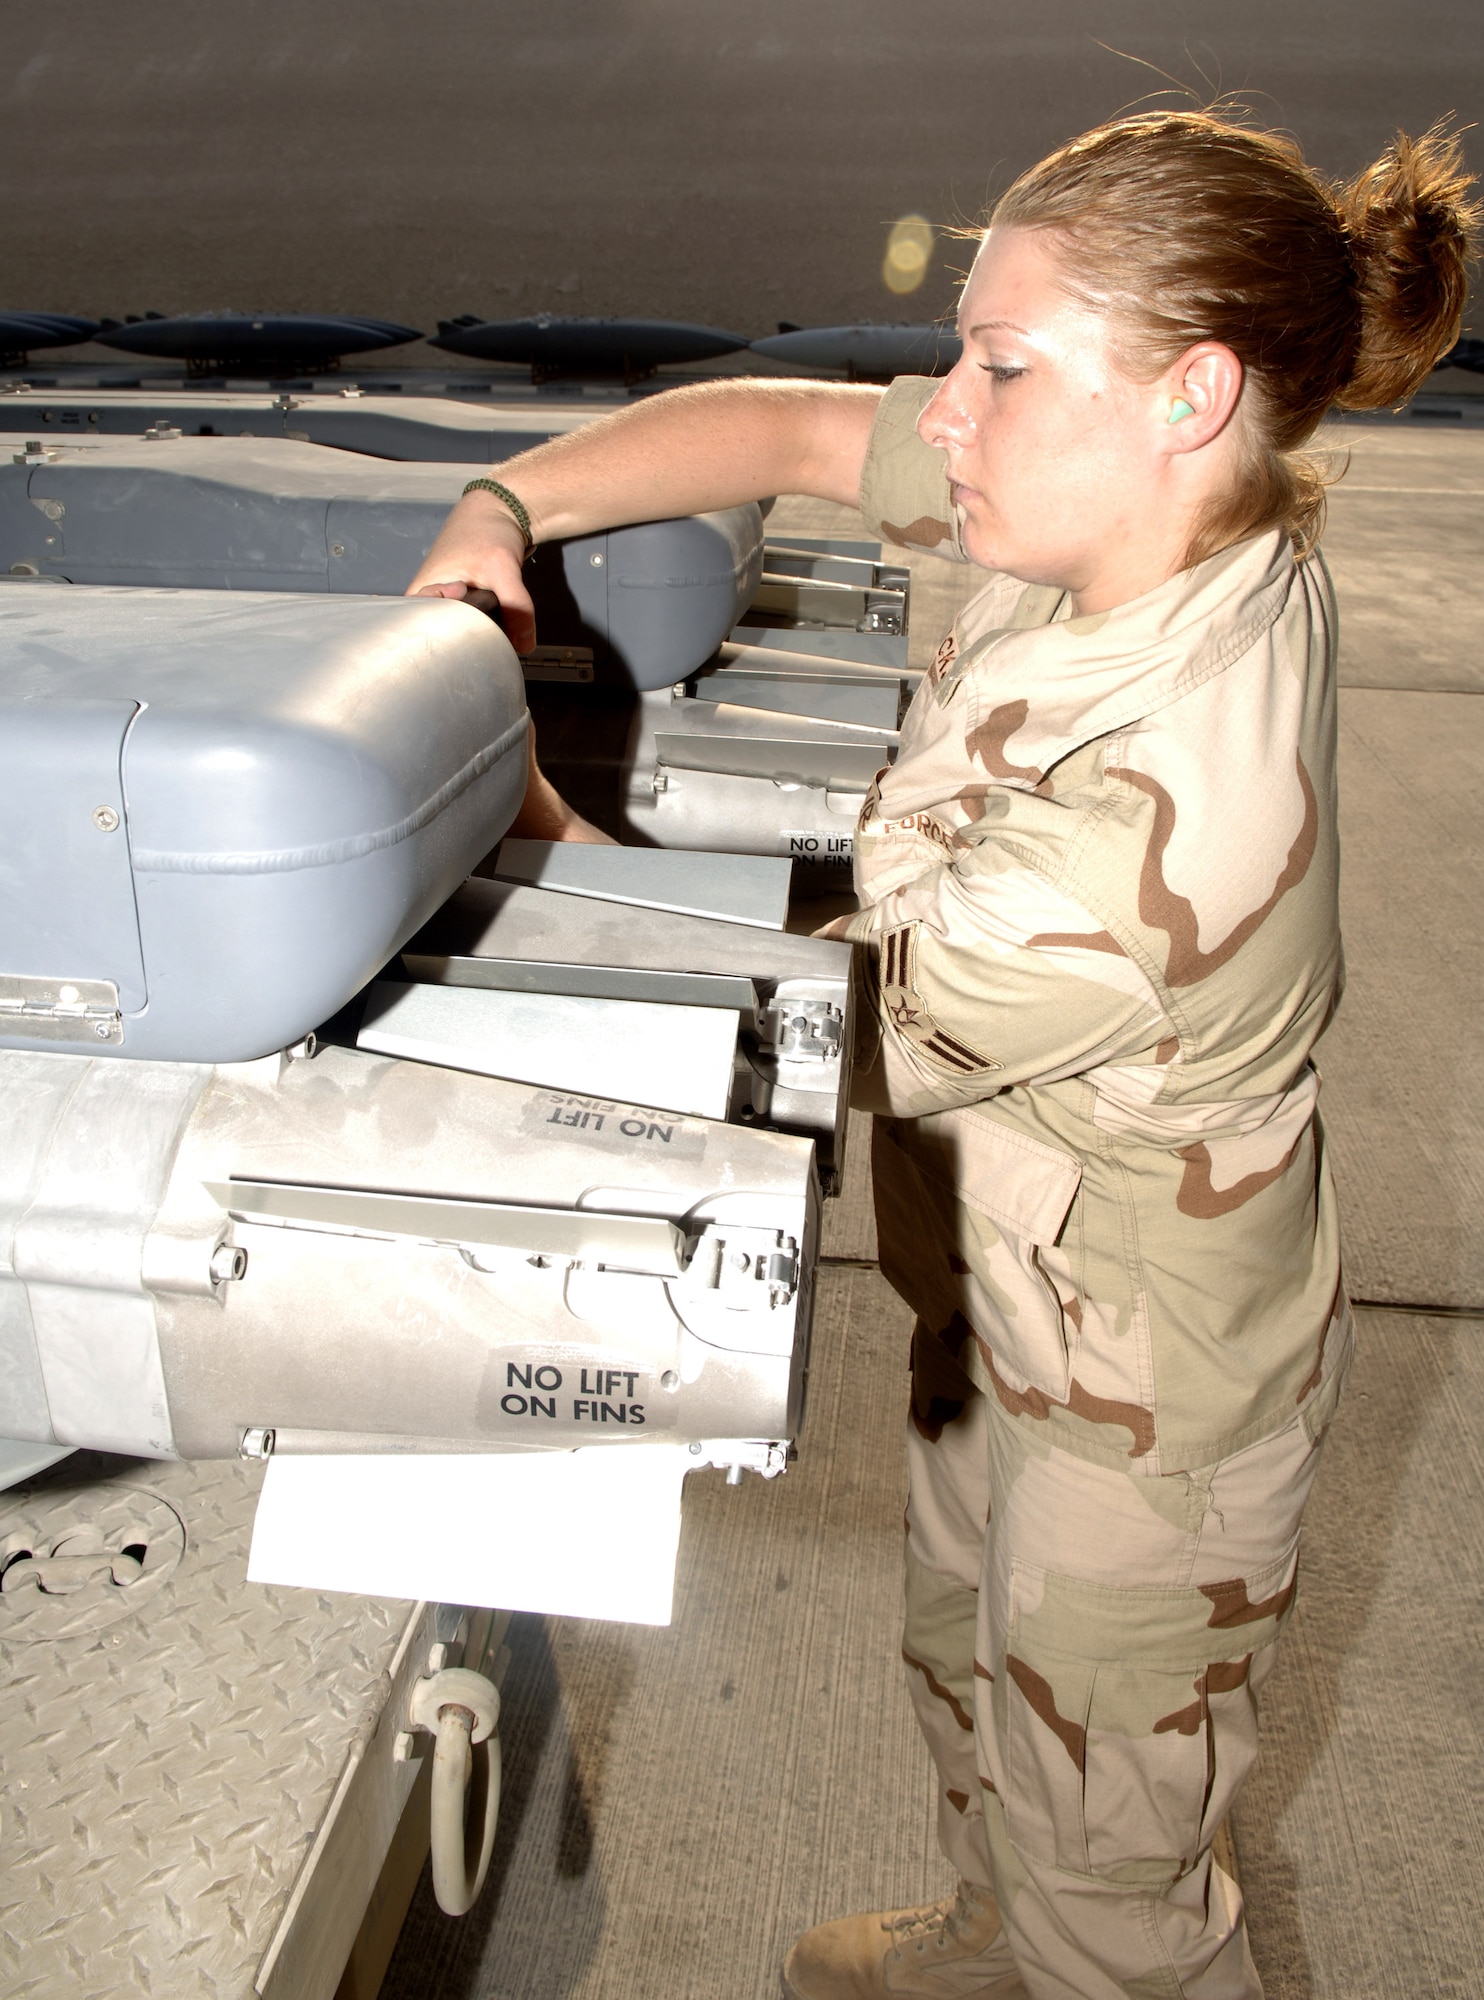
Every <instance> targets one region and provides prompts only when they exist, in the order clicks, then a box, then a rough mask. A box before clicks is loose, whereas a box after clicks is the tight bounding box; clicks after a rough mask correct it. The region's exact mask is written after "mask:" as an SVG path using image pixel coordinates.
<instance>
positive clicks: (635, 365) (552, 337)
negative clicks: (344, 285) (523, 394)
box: [432, 313, 748, 376]
mask: <svg viewBox="0 0 1484 2000" xmlns="http://www.w3.org/2000/svg"><path fill="white" fill-rule="evenodd" d="M432 344H433V346H434V347H442V348H445V349H447V351H448V352H449V353H450V354H468V355H473V356H475V357H476V358H477V359H479V360H481V361H509V362H514V363H516V364H517V365H520V366H525V367H529V368H531V369H533V370H535V371H537V372H538V373H539V374H545V375H556V374H562V375H583V374H589V375H626V376H634V375H642V374H647V373H648V372H649V371H650V370H651V369H654V368H661V367H664V366H666V365H667V364H669V365H673V364H675V363H677V362H684V361H710V360H712V359H713V358H714V357H715V356H717V355H719V354H735V353H737V352H738V351H739V350H740V349H742V348H744V347H746V346H747V344H748V343H747V339H746V337H745V336H744V335H743V334H740V333H727V332H725V331H724V330H723V329H721V328H720V327H714V326H690V325H687V324H685V323H684V322H682V321H679V320H666V319H585V318H580V317H573V316H566V315H560V314H556V313H536V314H535V315H533V316H532V317H531V318H530V319H506V320H473V321H471V320H469V319H467V318H465V319H460V320H440V321H439V323H438V337H437V339H436V340H434V342H433V343H432Z"/></svg>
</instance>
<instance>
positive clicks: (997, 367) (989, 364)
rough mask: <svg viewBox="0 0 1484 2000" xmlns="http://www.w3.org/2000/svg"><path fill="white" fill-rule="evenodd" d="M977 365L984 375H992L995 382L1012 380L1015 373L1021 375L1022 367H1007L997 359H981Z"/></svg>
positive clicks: (1022, 372) (1023, 371)
mask: <svg viewBox="0 0 1484 2000" xmlns="http://www.w3.org/2000/svg"><path fill="white" fill-rule="evenodd" d="M979 366H980V367H981V368H982V369H983V370H984V372H985V374H986V375H992V376H993V377H994V379H995V380H996V382H1013V381H1014V380H1015V378H1016V376H1017V375H1023V374H1024V373H1025V370H1024V369H1023V368H1009V367H1007V366H1006V365H1005V364H1004V363H1003V362H999V361H981V362H980V363H979Z"/></svg>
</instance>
